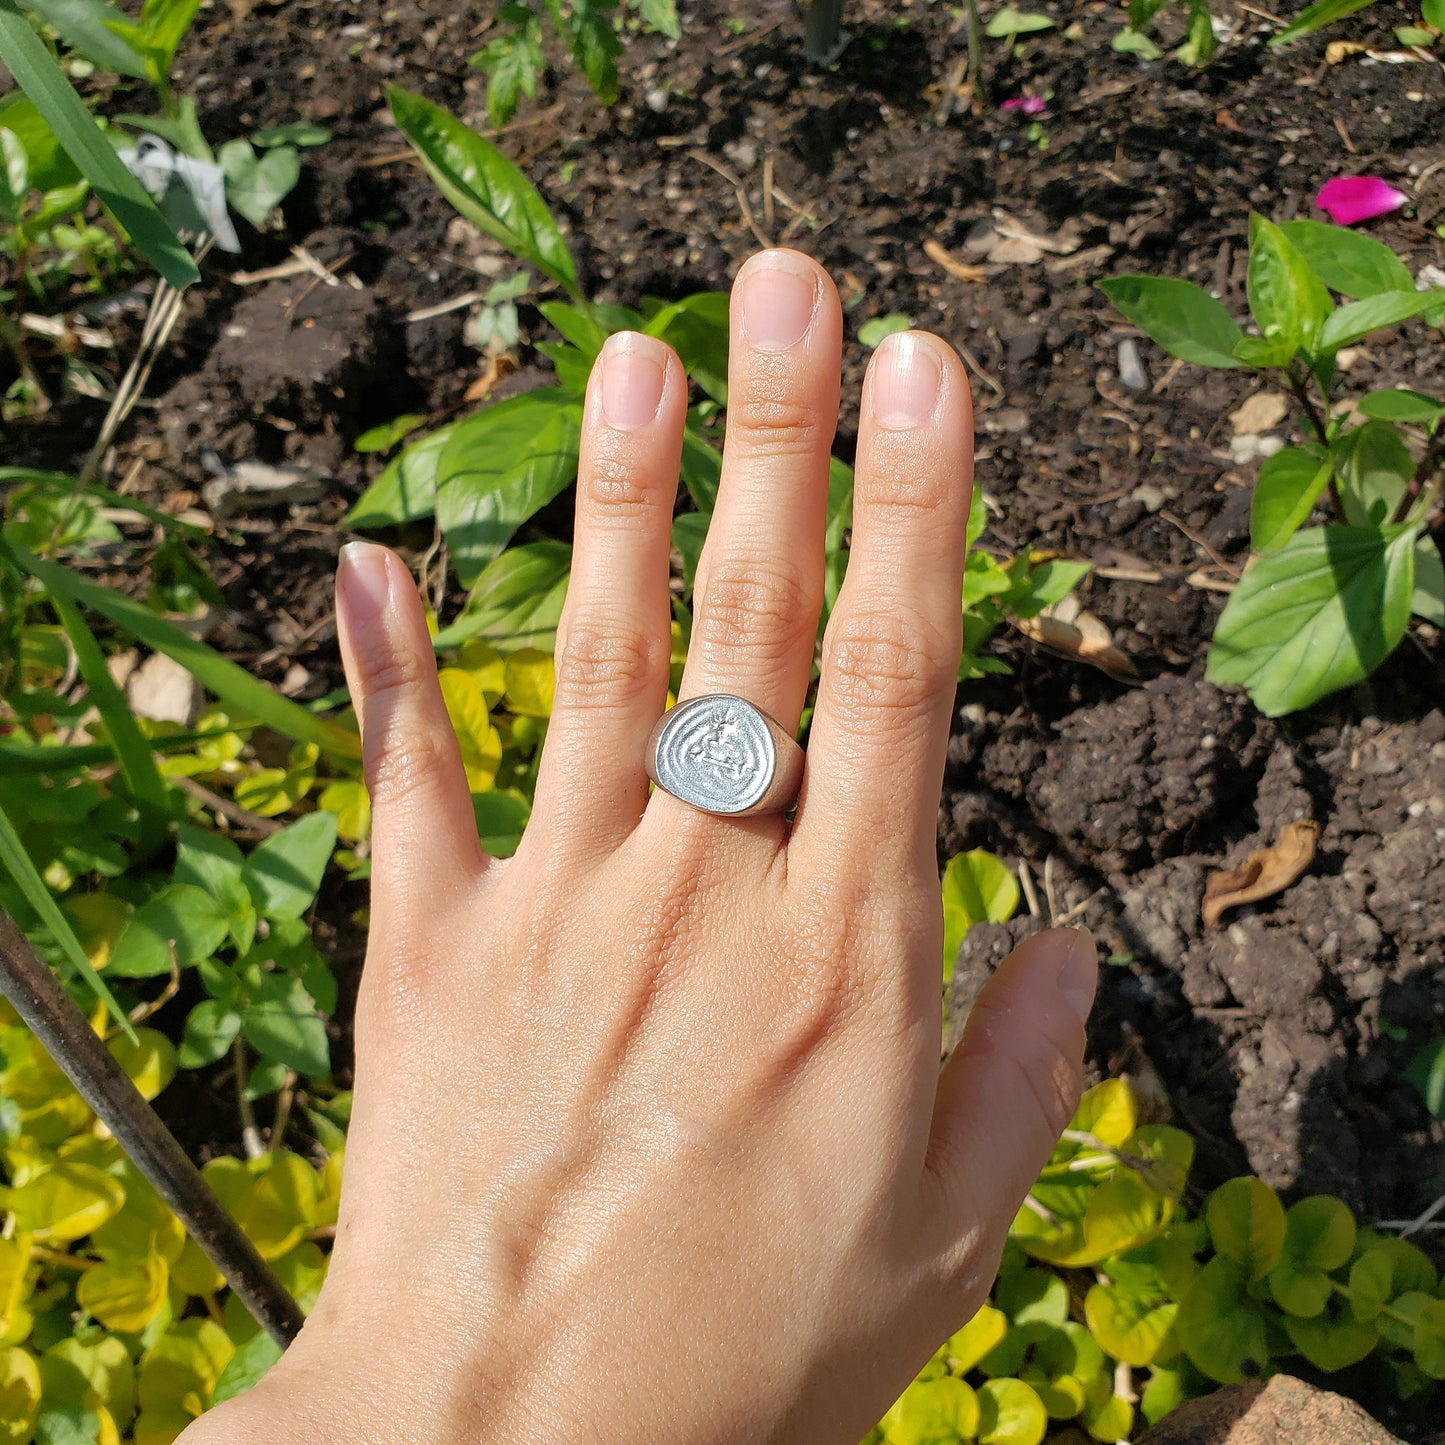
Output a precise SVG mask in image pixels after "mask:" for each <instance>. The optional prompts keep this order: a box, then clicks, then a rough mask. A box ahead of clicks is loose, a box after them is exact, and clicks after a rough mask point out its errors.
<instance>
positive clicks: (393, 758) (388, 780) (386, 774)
mask: <svg viewBox="0 0 1445 1445" xmlns="http://www.w3.org/2000/svg"><path fill="white" fill-rule="evenodd" d="M456 766H457V740H456V737H455V736H454V735H453V733H452V731H451V729H450V728H449V727H440V726H436V725H431V724H425V723H418V724H413V725H405V724H403V723H402V722H401V721H400V720H396V721H393V722H392V723H391V724H390V725H389V726H387V727H385V728H384V729H382V731H381V733H380V736H379V738H378V740H377V742H376V744H375V746H374V747H373V748H371V749H369V750H368V757H367V765H366V773H367V787H368V788H369V789H370V791H371V795H372V798H373V800H375V802H376V804H377V806H379V807H384V806H385V805H386V803H387V802H388V801H391V800H394V799H397V798H403V797H406V796H407V795H409V794H411V793H414V792H416V791H418V790H419V789H422V788H426V787H429V786H430V785H431V784H432V782H433V781H434V780H435V779H436V778H438V777H442V776H445V775H446V774H448V773H449V772H450V771H451V770H452V769H453V768H455V767H456Z"/></svg>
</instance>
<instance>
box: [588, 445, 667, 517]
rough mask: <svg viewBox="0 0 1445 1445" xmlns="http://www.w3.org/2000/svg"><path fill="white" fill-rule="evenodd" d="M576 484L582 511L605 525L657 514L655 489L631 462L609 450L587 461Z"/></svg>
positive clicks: (657, 497)
mask: <svg viewBox="0 0 1445 1445" xmlns="http://www.w3.org/2000/svg"><path fill="white" fill-rule="evenodd" d="M577 485H578V491H579V493H580V495H581V500H582V505H583V509H584V510H585V511H586V512H587V513H589V514H590V516H591V518H592V519H594V520H596V521H599V522H601V523H603V524H604V525H608V524H616V525H622V526H625V525H627V524H628V523H630V522H633V521H639V520H650V519H651V518H652V517H653V516H654V515H655V514H656V512H657V511H658V502H659V491H658V488H656V487H654V486H650V485H649V484H648V482H647V481H646V479H645V478H644V476H643V474H642V471H641V469H640V468H639V467H638V466H637V465H636V464H635V462H634V461H633V460H632V459H630V458H628V457H625V456H622V455H619V454H618V453H616V452H613V451H610V450H606V449H602V450H599V451H598V452H597V453H595V454H594V455H593V456H592V457H591V458H590V459H589V461H588V463H587V465H586V467H585V468H584V469H583V471H582V472H581V474H580V475H579V477H578V480H577Z"/></svg>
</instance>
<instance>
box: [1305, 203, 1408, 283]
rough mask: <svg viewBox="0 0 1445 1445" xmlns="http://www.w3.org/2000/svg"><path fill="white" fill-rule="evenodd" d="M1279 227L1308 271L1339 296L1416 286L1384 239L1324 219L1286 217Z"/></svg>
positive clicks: (1402, 263) (1403, 264)
mask: <svg viewBox="0 0 1445 1445" xmlns="http://www.w3.org/2000/svg"><path fill="white" fill-rule="evenodd" d="M1280 230H1281V231H1283V232H1284V234H1285V236H1286V238H1287V239H1288V241H1289V243H1290V245H1292V246H1293V247H1294V248H1295V250H1297V251H1298V252H1299V253H1300V255H1302V256H1303V257H1304V258H1305V260H1306V262H1308V264H1309V268H1310V270H1311V271H1313V272H1314V273H1315V275H1316V276H1318V277H1319V278H1320V280H1321V281H1323V282H1324V283H1325V285H1326V286H1328V287H1329V288H1330V290H1331V291H1338V292H1339V293H1340V294H1341V295H1342V296H1354V297H1357V298H1362V297H1366V296H1378V295H1381V294H1383V293H1385V292H1389V291H1407V292H1413V291H1414V290H1415V278H1414V277H1413V276H1412V275H1411V274H1410V272H1409V270H1408V269H1407V268H1406V266H1405V263H1404V262H1403V261H1401V260H1400V258H1399V257H1398V256H1397V255H1396V254H1395V253H1394V252H1393V251H1392V250H1391V249H1390V248H1389V247H1388V246H1386V245H1385V244H1383V242H1380V241H1376V240H1375V239H1374V238H1373V237H1371V236H1365V235H1362V234H1361V233H1360V232H1359V231H1352V230H1350V229H1349V228H1348V227H1346V226H1336V225H1333V224H1330V223H1328V222H1325V221H1285V222H1284V223H1283V224H1282V225H1281V226H1280Z"/></svg>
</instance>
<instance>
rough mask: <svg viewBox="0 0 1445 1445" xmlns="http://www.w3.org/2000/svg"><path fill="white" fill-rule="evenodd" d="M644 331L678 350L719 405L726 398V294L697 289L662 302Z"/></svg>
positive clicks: (690, 371) (692, 375) (691, 375)
mask: <svg viewBox="0 0 1445 1445" xmlns="http://www.w3.org/2000/svg"><path fill="white" fill-rule="evenodd" d="M646 331H647V334H648V335H649V336H657V337H660V338H661V339H662V340H664V341H666V342H667V343H668V344H669V345H670V346H671V347H672V349H673V350H674V351H676V352H677V356H678V360H679V361H681V362H682V365H683V369H684V370H685V371H686V372H687V374H688V377H689V378H690V379H691V380H693V381H695V382H696V383H697V384H698V385H699V386H700V387H701V388H702V389H703V391H704V392H706V393H707V395H708V396H710V397H711V398H712V399H713V400H714V401H715V402H717V403H718V404H719V405H720V406H726V405H727V399H728V297H727V293H726V292H723V291H699V292H696V293H695V294H694V295H692V296H684V297H683V298H682V300H681V301H674V302H673V303H672V305H670V306H664V307H663V308H662V310H661V311H659V312H658V313H657V315H656V316H654V317H653V318H652V320H651V321H649V322H648V323H647V327H646Z"/></svg>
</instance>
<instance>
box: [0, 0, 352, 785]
mask: <svg viewBox="0 0 1445 1445" xmlns="http://www.w3.org/2000/svg"><path fill="white" fill-rule="evenodd" d="M4 3H5V0H0V4H4ZM0 552H3V553H4V554H5V555H7V556H8V557H9V558H10V560H11V561H12V562H14V564H15V565H16V566H17V567H19V568H20V569H21V571H23V572H26V573H28V574H29V575H30V576H31V577H34V578H35V579H36V581H38V582H40V583H41V584H42V585H43V586H44V587H45V588H46V589H47V590H48V591H49V593H50V595H51V596H52V597H63V598H65V599H66V600H67V601H70V602H74V603H78V604H79V605H81V606H83V607H88V608H90V610H91V611H93V612H98V613H100V615H101V616H102V617H104V618H107V619H108V620H109V621H111V622H113V623H114V624H115V625H116V626H117V627H119V628H120V629H121V630H122V631H124V632H127V633H129V634H130V635H131V636H132V637H134V638H136V639H137V640H138V641H140V642H143V643H145V645H146V646H147V647H149V648H151V649H153V650H154V651H156V652H164V653H165V654H166V656H167V657H169V658H171V659H173V660H174V661H176V662H178V663H180V665H181V666H182V667H184V668H185V669H186V670H187V671H188V672H190V673H191V674H192V675H193V676H194V677H195V678H196V680H197V681H198V682H200V684H201V685H202V686H203V687H205V688H207V689H208V690H209V691H210V692H212V693H214V694H215V695H216V696H217V697H218V698H220V699H221V701H222V702H224V703H228V704H229V705H230V706H232V707H235V708H240V709H241V710H242V711H243V712H246V713H248V714H250V715H251V716H252V717H254V718H255V719H256V720H257V721H258V722H261V723H264V724H265V726H267V727H269V728H273V729H274V730H275V731H276V732H278V733H282V734H283V735H284V736H286V737H289V738H293V739H294V740H295V741H297V742H303V743H315V744H316V745H317V747H319V748H321V749H322V750H323V751H324V752H328V753H332V754H334V755H337V756H339V757H344V758H359V757H360V756H361V739H360V738H359V737H358V736H357V735H356V734H355V733H354V732H350V731H348V730H347V729H346V728H343V727H339V726H338V725H337V724H336V723H334V722H332V721H330V719H328V718H323V717H317V716H316V715H315V714H314V713H311V712H308V711H307V710H306V709H305V708H304V707H301V706H299V705H298V704H297V703H294V702H292V701H291V699H290V698H286V697H282V696H281V694H280V693H278V692H276V691H275V690H274V689H272V688H269V687H267V686H266V684H265V683H264V682H259V681H258V680H257V679H256V678H254V677H252V676H251V674H250V673H249V672H247V671H246V670H245V668H243V667H238V666H237V665H236V664H235V663H234V662H231V661H230V660H229V659H227V658H225V657H222V656H221V654H220V653H219V652H217V651H216V650H215V648H213V647H208V646H207V645H206V644H205V643H204V642H198V641H197V640H196V639H195V638H194V637H189V636H187V634H186V633H184V632H182V631H181V629H180V628H179V627H176V626H174V625H173V624H172V623H169V622H167V621H166V620H165V618H163V617H157V616H156V614H155V613H154V612H152V611H151V610H150V609H149V608H148V607H142V606H141V604H140V603H139V602H135V601H132V600H131V599H130V598H129V597H126V596H124V595H123V594H122V593H119V592H114V591H112V590H111V589H110V588H109V587H103V586H101V584H100V583H99V582H92V581H90V580H89V578H86V577H81V576H78V575H77V574H76V573H74V572H72V571H70V569H69V568H66V567H60V566H57V565H56V564H55V563H53V562H42V561H41V560H40V558H38V557H35V556H33V555H32V554H31V553H29V552H27V551H25V550H24V549H23V548H21V547H16V546H14V545H12V544H10V543H4V542H0Z"/></svg>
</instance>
